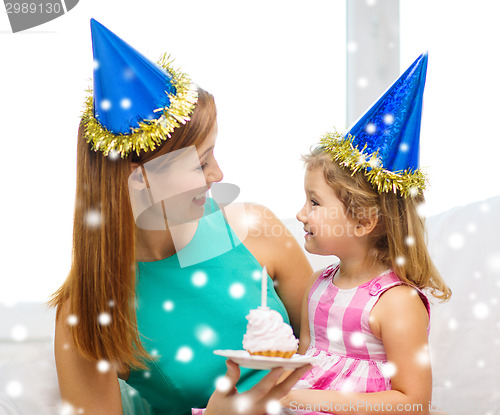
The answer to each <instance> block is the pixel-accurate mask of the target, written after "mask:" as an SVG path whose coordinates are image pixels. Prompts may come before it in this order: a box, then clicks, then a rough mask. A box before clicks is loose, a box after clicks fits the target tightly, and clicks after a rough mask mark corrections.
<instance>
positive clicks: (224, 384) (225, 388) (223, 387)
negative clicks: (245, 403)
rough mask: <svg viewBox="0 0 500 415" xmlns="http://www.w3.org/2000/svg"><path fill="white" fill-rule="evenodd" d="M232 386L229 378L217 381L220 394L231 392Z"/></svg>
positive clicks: (221, 378) (220, 378) (224, 377)
mask: <svg viewBox="0 0 500 415" xmlns="http://www.w3.org/2000/svg"><path fill="white" fill-rule="evenodd" d="M232 386H233V385H232V383H231V380H230V379H229V378H228V377H227V376H219V377H218V378H217V379H215V389H217V390H218V391H219V392H222V393H225V392H229V390H230V389H231V387H232Z"/></svg>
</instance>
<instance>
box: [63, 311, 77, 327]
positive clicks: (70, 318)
mask: <svg viewBox="0 0 500 415" xmlns="http://www.w3.org/2000/svg"><path fill="white" fill-rule="evenodd" d="M66 322H67V323H68V324H69V325H70V326H76V325H77V324H78V316H76V315H74V314H70V315H69V316H68V318H67V319H66Z"/></svg>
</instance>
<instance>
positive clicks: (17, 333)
mask: <svg viewBox="0 0 500 415" xmlns="http://www.w3.org/2000/svg"><path fill="white" fill-rule="evenodd" d="M10 337H11V338H12V340H14V341H16V342H22V341H25V340H26V339H27V338H28V329H27V328H26V326H23V325H20V324H18V325H16V326H14V327H12V329H11V330H10Z"/></svg>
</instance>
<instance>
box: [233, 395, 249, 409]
mask: <svg viewBox="0 0 500 415" xmlns="http://www.w3.org/2000/svg"><path fill="white" fill-rule="evenodd" d="M235 405H236V408H235V409H236V412H238V413H244V412H246V411H248V409H249V408H250V407H251V405H252V401H251V400H250V398H249V397H248V396H245V395H240V396H238V397H237V398H236V400H235Z"/></svg>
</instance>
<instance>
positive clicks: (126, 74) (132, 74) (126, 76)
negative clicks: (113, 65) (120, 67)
mask: <svg viewBox="0 0 500 415" xmlns="http://www.w3.org/2000/svg"><path fill="white" fill-rule="evenodd" d="M134 77H135V72H134V71H133V70H132V69H130V68H127V69H125V70H124V71H123V78H124V79H125V80H127V81H130V80H131V79H133V78H134Z"/></svg>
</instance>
